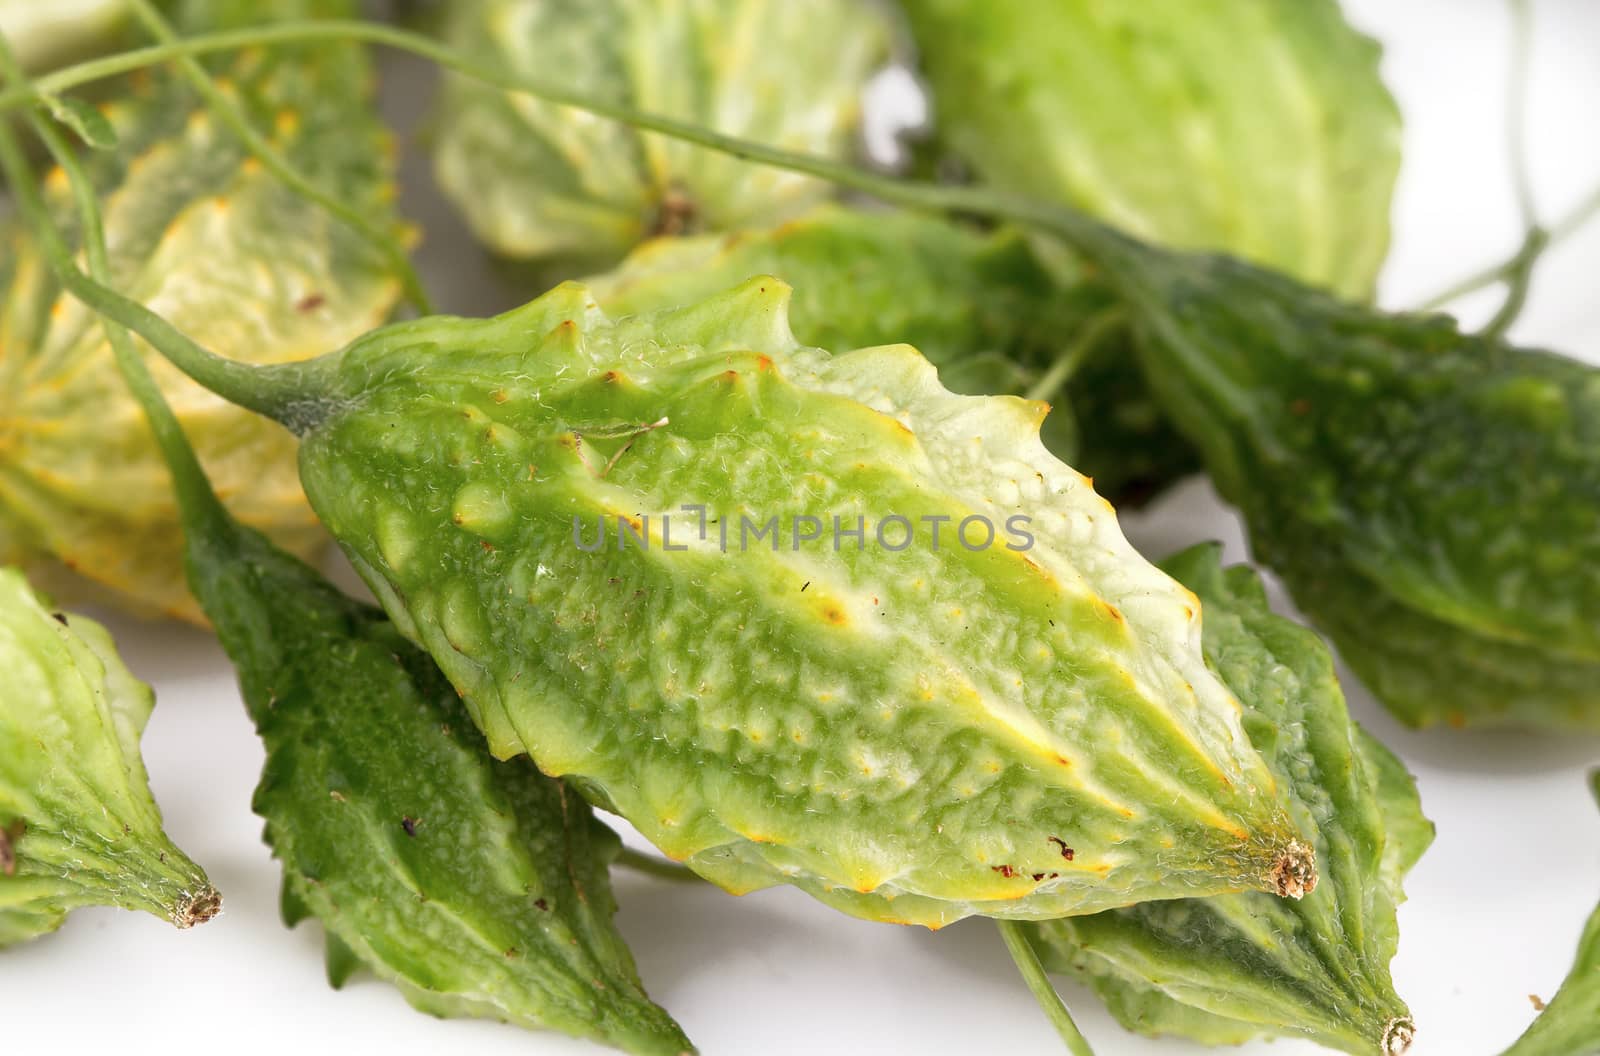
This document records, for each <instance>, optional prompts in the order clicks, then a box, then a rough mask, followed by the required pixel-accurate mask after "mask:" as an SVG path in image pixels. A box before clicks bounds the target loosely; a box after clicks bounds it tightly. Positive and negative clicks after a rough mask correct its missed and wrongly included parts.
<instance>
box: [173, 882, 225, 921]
mask: <svg viewBox="0 0 1600 1056" xmlns="http://www.w3.org/2000/svg"><path fill="white" fill-rule="evenodd" d="M221 912H222V896H221V895H220V894H218V893H217V889H216V888H214V887H212V886H211V885H210V884H205V885H204V886H202V887H201V888H200V889H199V890H198V891H195V892H193V893H192V894H185V895H184V896H183V897H182V898H180V899H179V900H178V904H177V905H176V906H174V907H173V910H172V924H173V926H174V927H176V928H177V929H178V930H179V931H187V930H188V929H189V928H192V927H194V926H195V925H197V924H204V923H205V922H206V921H208V920H210V919H211V918H212V917H214V916H216V915H217V914H218V913H221Z"/></svg>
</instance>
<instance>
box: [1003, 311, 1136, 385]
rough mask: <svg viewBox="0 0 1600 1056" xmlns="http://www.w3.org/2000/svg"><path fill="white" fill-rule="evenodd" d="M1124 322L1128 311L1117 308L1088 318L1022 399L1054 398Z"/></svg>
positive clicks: (1126, 319)
mask: <svg viewBox="0 0 1600 1056" xmlns="http://www.w3.org/2000/svg"><path fill="white" fill-rule="evenodd" d="M1127 321H1128V313H1127V312H1125V311H1123V310H1122V308H1120V307H1112V308H1107V309H1105V310H1104V311H1102V312H1100V314H1098V315H1096V316H1095V317H1094V318H1092V319H1090V320H1089V321H1088V322H1087V323H1085V324H1084V326H1083V329H1082V330H1081V331H1080V332H1079V333H1078V335H1077V337H1076V338H1075V339H1074V340H1073V341H1072V343H1071V344H1069V345H1068V346H1067V347H1066V348H1065V349H1063V350H1062V352H1061V354H1060V355H1059V356H1057V357H1056V361H1055V362H1054V363H1052V364H1050V369H1049V370H1047V371H1045V372H1044V374H1042V375H1041V376H1040V377H1039V380H1038V381H1036V382H1034V384H1033V387H1032V388H1030V389H1028V391H1027V393H1026V394H1025V395H1024V397H1023V398H1024V399H1029V400H1044V401H1046V402H1049V401H1050V400H1053V399H1055V398H1056V393H1058V392H1060V391H1061V387H1062V386H1063V385H1065V384H1066V383H1067V382H1068V381H1071V380H1072V376H1073V375H1074V374H1076V373H1077V372H1078V370H1079V368H1081V367H1082V366H1083V364H1084V363H1085V361H1087V360H1088V358H1089V357H1090V356H1091V355H1093V354H1094V350H1095V349H1097V348H1099V347H1100V344H1101V342H1102V341H1104V340H1105V338H1106V337H1107V336H1108V335H1109V334H1111V333H1114V332H1115V331H1116V330H1117V329H1118V328H1119V327H1121V326H1122V325H1123V324H1125V323H1126V322H1127Z"/></svg>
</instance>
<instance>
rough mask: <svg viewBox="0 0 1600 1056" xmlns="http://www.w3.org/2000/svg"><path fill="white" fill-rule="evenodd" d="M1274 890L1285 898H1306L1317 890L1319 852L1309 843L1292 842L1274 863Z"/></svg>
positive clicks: (1272, 878)
mask: <svg viewBox="0 0 1600 1056" xmlns="http://www.w3.org/2000/svg"><path fill="white" fill-rule="evenodd" d="M1271 880H1272V887H1273V890H1275V891H1277V892H1278V894H1279V895H1281V896H1283V897H1284V898H1304V897H1305V896H1306V895H1309V894H1310V893H1311V892H1313V891H1315V890H1316V889H1317V852H1316V850H1315V849H1314V848H1313V847H1312V846H1311V845H1310V844H1307V843H1302V842H1300V841H1299V840H1292V841H1290V843H1289V846H1288V847H1287V848H1285V849H1284V852H1283V853H1282V854H1280V855H1279V856H1278V860H1277V861H1276V862H1274V863H1273V866H1272V873H1271Z"/></svg>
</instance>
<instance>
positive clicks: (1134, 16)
mask: <svg viewBox="0 0 1600 1056" xmlns="http://www.w3.org/2000/svg"><path fill="white" fill-rule="evenodd" d="M905 12H906V15H907V18H908V21H909V22H910V24H911V27H912V29H913V32H914V34H915V36H916V40H917V47H918V52H919V58H920V61H921V66H922V68H923V71H924V72H925V74H926V75H927V77H928V79H929V81H930V83H931V86H932V89H933V97H934V99H933V103H934V124H935V127H936V128H937V130H938V132H939V134H940V136H941V137H942V138H943V139H944V140H946V141H947V142H948V143H949V144H950V145H951V146H952V147H953V148H954V149H955V150H957V151H958V152H960V154H961V155H962V158H963V160H964V161H965V162H966V163H967V164H969V165H971V166H972V167H973V169H974V170H975V171H976V172H977V173H978V175H979V176H980V177H981V179H982V180H983V182H984V183H987V184H990V185H992V186H995V187H998V188H1003V189H1005V190H1008V191H1014V192H1017V193H1020V194H1025V195H1028V196H1029V197H1031V198H1035V199H1037V200H1040V201H1055V202H1062V203H1065V204H1070V205H1073V206H1076V207H1078V208H1080V209H1083V210H1085V211H1087V212H1089V213H1091V214H1092V215H1094V216H1097V217H1099V218H1101V219H1103V220H1105V221H1107V222H1108V223H1111V224H1114V225H1116V226H1117V227H1118V228H1119V229H1121V230H1124V231H1126V232H1128V233H1129V234H1131V235H1135V236H1137V237H1139V238H1143V239H1145V240H1147V241H1152V242H1159V243H1164V244H1167V245H1172V246H1176V247H1180V248H1184V249H1208V250H1219V251H1224V252H1229V253H1233V254H1236V255H1238V256H1240V257H1243V258H1245V259H1247V260H1251V261H1254V262H1256V263H1258V264H1264V265H1267V266H1270V267H1273V268H1276V269H1278V270H1281V271H1285V272H1288V273H1289V274H1291V275H1295V276H1297V277H1298V278H1300V279H1302V280H1304V281H1306V282H1309V283H1311V284H1313V285H1317V286H1325V287H1327V288H1329V289H1333V290H1338V291H1340V292H1342V293H1343V294H1344V295H1346V296H1348V297H1356V298H1363V299H1364V298H1366V297H1369V296H1370V295H1371V293H1372V289H1373V284H1374V282H1375V281H1376V279H1377V275H1378V269H1379V267H1380V266H1381V265H1382V263H1383V259H1384V256H1385V254H1386V253H1387V251H1388V245H1389V203H1390V197H1391V195H1392V193H1393V189H1394V182H1395V177H1396V175H1397V174H1398V172H1399V168H1400V115H1399V111H1398V109H1397V108H1396V106H1395V102H1394V99H1393V98H1392V97H1391V96H1390V95H1389V93H1388V91H1387V90H1386V89H1385V88H1384V86H1383V82H1382V80H1381V79H1380V77H1379V73H1378V60H1379V48H1378V46H1377V44H1376V43H1375V42H1373V41H1372V40H1371V39H1370V38H1368V37H1365V36H1362V35H1361V34H1359V33H1357V32H1355V31H1354V30H1353V29H1352V28H1351V27H1350V26H1349V24H1348V23H1346V22H1345V20H1344V17H1343V15H1342V14H1341V13H1340V11H1339V5H1338V3H1337V2H1336V0H1208V2H1207V3H1205V4H1195V3H1192V2H1191V0H1142V2H1140V3H1103V2H1098V0H1044V2H1040V0H912V2H910V3H907V4H906V5H905Z"/></svg>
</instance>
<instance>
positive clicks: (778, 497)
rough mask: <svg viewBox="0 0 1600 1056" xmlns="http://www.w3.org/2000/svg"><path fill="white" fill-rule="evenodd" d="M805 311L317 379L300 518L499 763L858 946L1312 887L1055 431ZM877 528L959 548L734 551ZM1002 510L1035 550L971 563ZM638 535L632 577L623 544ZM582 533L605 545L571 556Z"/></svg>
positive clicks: (1144, 567)
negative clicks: (833, 917) (795, 895)
mask: <svg viewBox="0 0 1600 1056" xmlns="http://www.w3.org/2000/svg"><path fill="white" fill-rule="evenodd" d="M787 299H788V293H787V289H786V288H785V287H784V286H783V285H782V284H781V283H779V282H777V281H776V280H773V279H758V280H752V281H751V282H750V283H748V284H746V285H745V286H744V287H742V288H740V289H738V290H735V291H732V292H731V293H729V294H726V295H724V296H722V297H719V298H714V299H712V300H711V301H707V302H704V303H702V304H700V305H697V306H694V307H692V308H688V309H683V310H680V311H677V312H672V313H665V314H661V315H655V316H641V317H635V318H632V319H627V320H623V321H620V322H616V323H613V322H612V321H610V320H608V319H607V318H606V317H605V316H604V315H603V314H601V312H600V311H599V309H598V307H597V306H596V305H595V304H594V302H593V301H592V299H591V298H590V297H589V296H588V295H587V293H586V292H585V291H584V290H583V289H582V288H581V287H576V286H570V285H569V286H565V287H562V288H560V289H558V290H556V291H553V292H552V293H550V294H548V295H546V296H545V297H542V298H540V299H539V300H537V301H535V302H533V303H532V304H530V305H528V306H526V307H524V308H522V309H520V310H518V311H515V312H512V313H509V314H507V315H505V316H502V317H500V318H497V319H492V320H486V321H469V320H452V319H430V320H421V321H418V322H414V323H407V324H401V325H398V326H395V327H391V328H388V329H386V330H383V331H380V332H378V333H376V334H374V335H370V336H369V337H367V338H364V339H362V340H361V341H359V342H357V343H356V344H355V345H352V346H351V347H350V348H349V349H347V350H346V351H345V352H343V353H341V354H339V355H338V356H336V357H333V358H332V359H330V360H328V361H325V362H324V363H322V364H319V365H318V367H319V371H320V372H323V373H324V380H323V382H322V388H323V391H321V392H320V393H317V394H315V395H316V396H317V398H318V400H319V401H320V402H318V403H316V404H307V405H306V406H305V407H303V408H301V409H300V410H298V411H294V412H292V413H288V414H286V417H287V418H289V419H291V420H298V421H299V422H300V424H301V427H302V429H303V433H304V435H303V437H302V448H301V474H302V480H303V482H304V483H305V485H306V489H307V494H308V495H309V496H310V497H311V499H312V502H313V504H314V505H315V507H316V509H317V511H318V515H319V516H320V517H321V518H322V519H323V521H324V523H326V524H327V525H328V527H329V528H330V530H331V531H332V532H333V533H334V535H335V536H336V537H337V538H338V539H340V541H341V543H342V544H343V545H344V547H345V550H346V552H347V553H348V554H349V555H350V557H351V558H352V560H353V561H354V562H355V564H356V567H357V568H358V570H359V571H360V572H361V573H362V575H363V576H364V577H365V578H366V580H367V582H368V583H369V584H370V585H371V586H372V587H373V588H374V590H375V591H376V592H377V594H378V596H379V598H380V600H381V601H382V602H383V605H384V607H385V609H386V610H387V611H388V612H389V614H390V616H391V617H392V618H393V619H394V620H395V621H396V623H397V624H398V625H399V626H400V628H401V630H402V631H404V632H405V633H406V634H407V635H408V636H409V637H411V638H413V639H414V640H416V641H419V642H420V643H422V645H423V646H424V647H425V648H426V649H427V650H428V651H429V652H430V653H431V654H432V655H433V656H434V658H435V659H436V660H437V661H438V662H439V664H440V666H441V667H442V668H443V669H444V671H445V673H446V674H447V675H448V676H449V677H450V679H451V681H452V682H453V683H454V684H455V685H456V687H457V688H458V689H460V690H461V692H462V693H463V695H464V697H465V699H466V701H467V705H468V707H469V708H470V709H471V710H472V713H473V716H474V718H475V720H476V721H477V722H478V724H479V726H480V727H481V728H482V729H483V730H484V732H485V733H486V734H487V735H488V738H489V743H490V747H491V749H492V750H493V751H494V752H495V753H496V754H497V755H499V756H502V757H507V756H512V755H515V754H518V753H521V752H528V753H529V754H531V755H532V756H533V758H534V760H535V761H536V762H537V763H538V764H539V767H540V768H541V769H542V770H544V771H545V772H546V773H549V774H553V775H562V776H568V777H570V779H571V783H572V784H574V785H576V786H577V787H579V788H582V789H583V790H584V791H585V792H586V793H587V794H588V795H590V796H591V797H592V798H593V799H594V800H595V801H596V802H597V803H599V804H600V805H602V806H605V807H607V808H608V809H614V810H616V811H618V812H619V813H621V814H622V815H623V816H624V817H626V818H628V820H629V821H630V822H632V823H633V824H634V825H635V826H636V827H637V828H638V829H639V830H640V831H641V832H643V833H644V834H645V835H646V836H647V837H648V838H649V839H651V840H652V841H653V842H655V843H656V844H657V845H658V846H659V847H661V848H662V849H663V850H664V851H666V853H668V854H669V855H671V856H673V857H675V858H678V859H680V860H686V861H687V863H688V864H689V865H690V866H691V867H692V868H693V869H695V870H696V871H697V872H699V873H701V874H702V875H704V876H706V877H708V878H710V879H713V880H715V881H716V882H718V883H720V884H722V885H723V886H725V887H727V888H729V889H732V890H736V891H747V890H753V889H755V888H759V887H763V886H767V885H771V884H774V883H780V882H789V883H793V884H796V885H798V886H800V887H802V888H804V889H805V890H807V891H809V892H811V893H812V894H814V895H816V896H817V897H818V898H821V899H822V900H824V901H826V902H828V903H830V904H832V905H835V906H837V907H839V908H841V909H844V910H846V911H848V912H851V913H855V914H858V915H861V916H867V917H872V918H876V919H884V920H897V921H906V922H916V923H923V924H929V925H940V924H945V923H948V922H950V921H953V920H956V919H959V918H961V917H963V916H966V915H968V914H971V913H988V914H993V915H1000V916H1012V917H1051V916H1059V915H1062V914H1067V913H1083V912H1092V911H1095V910H1099V909H1104V908H1107V907H1110V906H1117V905H1124V904H1128V903H1131V902H1135V901H1139V900H1142V899H1148V898H1166V897H1176V896H1181V895H1190V894H1195V895H1198V894H1211V893H1217V892H1220V891H1228V890H1240V889H1248V888H1256V889H1264V890H1278V891H1280V892H1283V893H1298V892H1300V891H1301V890H1303V889H1305V888H1306V887H1307V886H1309V885H1310V884H1312V883H1314V866H1313V865H1312V863H1311V861H1310V860H1309V857H1308V853H1307V852H1308V851H1309V848H1308V847H1306V846H1305V845H1303V844H1301V843H1299V841H1298V840H1297V838H1296V835H1295V832H1294V830H1293V828H1292V827H1291V825H1290V824H1289V822H1288V821H1287V819H1286V818H1285V816H1284V813H1283V810H1282V809H1281V808H1280V807H1279V805H1278V804H1277V801H1276V798H1275V797H1276V791H1275V788H1274V782H1273V780H1272V778H1271V776H1270V774H1269V773H1268V772H1267V770H1266V768H1265V766H1264V765H1263V763H1262V762H1261V759H1260V757H1259V756H1257V755H1256V754H1255V752H1254V751H1253V750H1252V749H1251V747H1250V745H1249V743H1248V741H1247V739H1246V737H1245V735H1244V732H1243V730H1242V729H1241V728H1240V726H1239V706H1238V703H1237V702H1236V701H1235V700H1234V699H1233V698H1232V697H1231V695H1229V693H1228V692H1227V690H1226V688H1225V687H1224V686H1223V685H1222V684H1221V683H1220V682H1219V681H1218V680H1217V679H1216V678H1215V677H1214V676H1213V675H1212V674H1211V672H1210V671H1209V670H1207V668H1206V667H1205V664H1204V662H1203V660H1202V658H1201V655H1200V643H1199V626H1198V622H1199V605H1198V602H1196V600H1195V599H1194V597H1193V596H1192V595H1191V594H1190V593H1189V592H1188V591H1186V590H1184V589H1183V588H1181V587H1179V586H1178V585H1176V584H1175V583H1173V582H1172V581H1171V580H1170V579H1168V578H1167V577H1166V576H1164V575H1162V574H1161V573H1160V572H1159V571H1157V570H1156V569H1154V568H1153V567H1152V566H1150V565H1149V564H1147V563H1146V562H1145V561H1144V560H1143V559H1142V558H1140V557H1139V556H1138V554H1137V553H1136V552H1135V551H1134V550H1133V549H1132V548H1131V547H1130V546H1129V545H1128V543H1127V542H1126V541H1125V540H1124V539H1123V538H1122V536H1121V533H1120V531H1119V529H1118V528H1117V523H1116V516H1115V514H1114V512H1113V511H1112V510H1111V508H1110V506H1109V505H1108V504H1106V503H1105V501H1104V500H1103V499H1101V498H1099V497H1098V496H1097V495H1095V494H1094V492H1093V490H1092V489H1091V488H1090V487H1089V485H1088V483H1087V482H1086V481H1085V480H1084V478H1083V477H1081V476H1080V475H1079V474H1077V473H1075V472H1074V471H1072V470H1071V469H1069V468H1067V467H1066V466H1064V465H1062V464H1061V463H1059V462H1057V461H1055V460H1054V459H1052V458H1050V457H1049V455H1048V454H1047V453H1046V452H1045V450H1044V448H1043V446H1042V445H1041V444H1040V443H1039V440H1038V435H1037V429H1038V422H1039V417H1040V414H1041V412H1042V409H1043V408H1042V407H1041V406H1040V405H1030V404H1027V403H1024V402H1022V401H1019V400H1016V399H1012V398H996V397H988V398H980V397H956V396H953V395H951V394H950V393H949V392H947V391H946V390H944V389H943V388H941V387H940V386H939V384H938V382H937V379H936V377H935V374H934V371H933V368H932V367H931V366H930V365H929V364H928V363H927V361H926V360H924V359H922V358H921V357H920V356H919V355H917V354H916V352H915V351H914V350H912V349H910V348H909V347H906V346H888V347H882V348H877V349H867V350H863V351H860V352H855V353H851V354H848V355H841V356H837V357H830V356H828V355H827V354H826V353H823V352H821V351H819V350H815V349H803V348H800V347H798V346H797V345H796V343H795V341H794V338H793V336H792V335H791V334H790V332H789V330H788V326H787V322H786V304H787ZM309 395H311V394H308V396H309ZM685 504H703V505H704V506H706V508H707V519H708V526H709V527H708V530H707V535H706V538H705V539H704V540H701V539H699V538H698V537H697V536H696V535H694V534H692V533H693V532H694V531H695V524H696V522H695V520H694V518H693V515H686V514H685V513H683V512H682V510H681V507H682V506H683V505H685ZM663 513H672V514H673V515H674V516H675V517H676V518H677V519H676V520H675V521H674V522H672V527H671V529H670V531H671V533H672V538H671V539H667V538H663V529H664V525H663V522H662V520H661V515H662V514H663ZM891 514H899V515H901V516H905V517H907V518H908V519H912V520H913V521H914V522H915V521H916V520H917V519H918V518H921V517H925V516H946V517H950V518H953V520H951V521H950V522H949V523H948V524H946V525H945V529H946V531H945V534H944V536H943V543H942V546H941V548H940V549H939V550H937V551H935V550H934V549H933V548H932V546H931V545H925V544H931V540H930V539H929V538H928V536H929V529H928V528H927V527H926V526H924V529H923V541H922V542H918V543H916V544H915V545H912V546H909V547H906V548H905V549H903V550H899V551H892V550H890V549H887V548H879V547H877V546H876V543H875V541H874V542H871V543H869V546H868V548H867V549H865V550H857V549H856V548H855V545H854V544H853V543H852V542H851V541H850V540H848V539H845V540H841V546H840V549H839V550H838V551H835V550H834V549H832V547H831V544H830V543H828V542H826V541H824V542H823V543H821V545H813V544H802V547H801V549H799V550H795V549H792V548H791V546H792V533H791V532H789V531H788V530H787V529H785V531H784V537H783V545H782V547H781V548H779V549H777V550H776V551H772V550H768V549H767V547H768V546H769V545H770V543H763V542H760V541H757V542H756V543H755V545H754V547H753V548H751V549H748V550H747V551H746V552H744V553H739V552H737V550H738V534H737V533H731V534H730V536H729V539H730V546H729V552H727V553H724V552H722V550H721V549H720V544H719V535H720V532H721V530H722V528H720V527H719V526H730V525H737V524H738V523H739V518H740V517H741V516H749V517H751V518H752V520H753V521H754V522H762V521H764V520H765V519H766V518H768V517H772V516H777V517H779V518H781V519H783V520H784V521H786V522H787V520H788V519H789V518H790V517H791V516H794V515H809V516H815V517H817V518H819V519H820V520H821V522H822V524H823V525H825V526H830V527H831V525H832V518H833V517H834V516H838V517H840V518H841V524H842V526H844V527H849V526H850V525H851V524H853V523H854V520H855V518H856V517H857V516H861V517H863V518H865V519H866V520H867V524H866V531H867V532H868V533H873V532H875V530H876V525H877V524H878V523H879V522H880V518H887V517H889V516H890V515H891ZM1019 514H1025V515H1027V516H1030V517H1031V518H1032V520H1031V522H1030V524H1029V530H1030V531H1031V532H1032V533H1033V534H1034V536H1035V538H1036V540H1037V543H1036V545H1035V546H1034V547H1033V548H1032V549H1030V550H1027V551H1025V552H1021V551H1015V550H1007V549H1005V548H1004V547H1003V546H1002V545H1001V544H1000V543H999V542H997V543H996V544H995V545H994V546H993V547H991V548H989V549H980V550H977V551H969V550H967V549H965V548H964V547H962V546H960V545H958V542H957V539H956V537H955V536H954V535H953V534H952V533H953V532H954V530H955V529H954V527H953V526H954V525H956V524H957V523H958V522H959V521H960V520H962V519H963V518H965V517H967V516H973V515H978V516H985V517H988V518H989V520H990V522H991V523H993V524H994V525H995V527H996V533H997V539H1001V540H1003V539H1005V536H1003V535H1002V534H1001V533H1002V531H1003V528H1004V525H1005V523H1006V519H1007V518H1008V517H1010V516H1013V515H1019ZM619 516H620V517H622V518H625V519H627V520H628V521H629V522H630V523H632V524H635V525H637V526H638V527H639V528H640V529H641V531H643V532H644V533H645V534H647V535H648V536H649V537H650V541H651V544H652V545H651V548H650V549H649V550H647V551H646V550H641V549H638V548H635V547H633V546H632V545H631V544H630V545H629V546H628V548H626V549H620V550H619V549H615V548H614V547H615V544H616V542H617V532H616V524H617V521H616V518H618V517H619ZM596 517H604V518H606V519H608V520H609V521H610V525H611V531H610V535H609V538H610V540H611V546H608V547H607V548H605V549H603V550H602V551H599V552H593V553H590V552H585V551H583V550H581V549H580V548H579V547H578V546H577V545H576V541H575V537H574V535H575V533H574V528H575V518H576V519H577V523H578V525H579V527H580V528H581V530H582V532H583V536H584V538H585V539H587V540H588V541H589V542H590V543H592V541H593V535H594V532H595V524H596ZM646 518H648V524H646ZM730 531H731V529H730ZM891 531H892V529H891ZM972 536H973V537H975V538H976V539H977V540H978V542H979V543H980V544H981V542H982V533H981V531H973V532H972ZM825 538H826V537H825ZM870 538H871V536H870V535H869V539H870ZM888 538H889V541H890V542H891V543H892V542H894V541H895V540H896V539H898V536H897V535H892V534H891V535H890V536H888ZM669 543H670V546H671V547H672V548H673V549H671V550H668V549H666V547H667V546H668V544H669ZM682 546H688V549H687V550H679V549H677V548H678V547H682ZM1066 848H1070V849H1071V850H1072V852H1073V853H1072V855H1071V856H1070V859H1069V857H1068V856H1067V855H1066V854H1065V853H1064V851H1065V849H1066Z"/></svg>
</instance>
